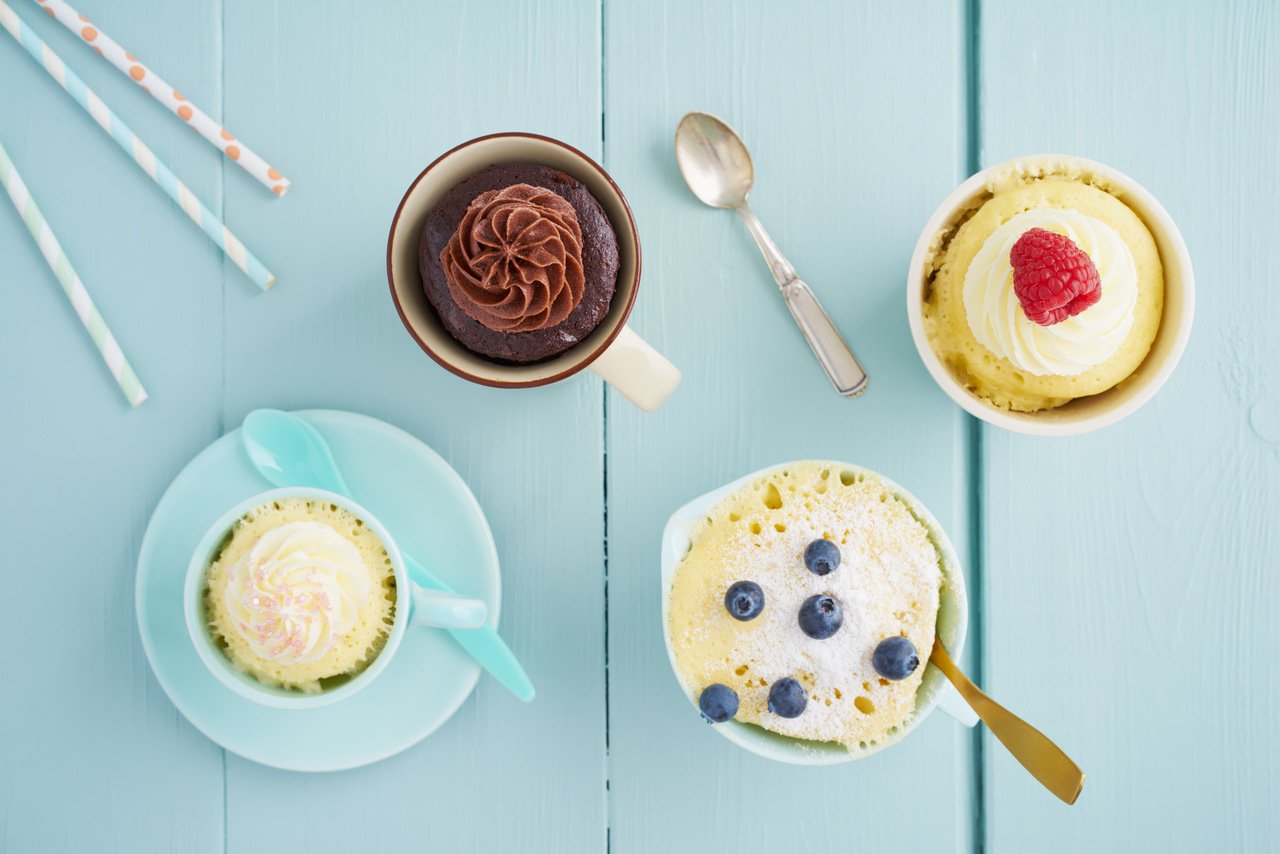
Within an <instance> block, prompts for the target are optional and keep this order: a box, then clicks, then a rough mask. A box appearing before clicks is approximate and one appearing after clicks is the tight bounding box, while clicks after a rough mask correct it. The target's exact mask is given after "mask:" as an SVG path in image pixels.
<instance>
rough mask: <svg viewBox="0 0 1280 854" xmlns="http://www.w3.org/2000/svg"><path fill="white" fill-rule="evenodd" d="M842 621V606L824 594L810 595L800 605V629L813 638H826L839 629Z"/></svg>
mask: <svg viewBox="0 0 1280 854" xmlns="http://www.w3.org/2000/svg"><path fill="white" fill-rule="evenodd" d="M843 623H844V608H841V607H840V603H839V602H837V601H836V600H835V599H833V598H831V597H830V596H827V595H826V594H820V595H818V596H810V597H809V598H808V599H806V600H804V604H802V605H801V606H800V631H802V632H804V633H805V634H806V635H808V636H809V637H811V638H813V639H814V640H826V639H827V638H829V637H831V636H832V635H834V634H835V633H836V632H838V631H840V626H841V624H843Z"/></svg>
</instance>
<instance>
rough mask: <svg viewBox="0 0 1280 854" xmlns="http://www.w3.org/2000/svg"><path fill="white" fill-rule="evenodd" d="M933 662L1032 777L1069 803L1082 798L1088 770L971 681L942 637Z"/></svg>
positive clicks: (934, 649) (932, 656)
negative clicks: (957, 664) (944, 644)
mask: <svg viewBox="0 0 1280 854" xmlns="http://www.w3.org/2000/svg"><path fill="white" fill-rule="evenodd" d="M929 661H930V662H932V663H933V665H934V666H935V667H937V668H938V669H939V670H941V671H942V673H943V675H944V676H946V677H947V678H948V679H950V680H951V684H952V685H954V686H956V690H957V691H959V692H960V696H962V697H964V699H965V702H967V703H968V704H969V705H970V706H971V707H972V708H973V710H974V711H975V712H977V713H978V717H980V718H982V722H983V723H985V724H986V725H987V728H988V729H990V730H991V732H992V733H993V734H994V735H995V737H996V738H998V739H1000V743H1001V744H1003V745H1004V746H1005V747H1006V748H1008V750H1009V752H1010V753H1011V754H1013V758H1014V759H1016V760H1018V762H1020V763H1021V764H1022V767H1023V768H1026V769H1027V770H1028V771H1030V772H1031V776H1032V777H1035V778H1036V779H1037V780H1039V781H1040V783H1041V785H1043V786H1044V787H1045V788H1046V789H1048V790H1049V791H1051V792H1053V793H1054V794H1055V795H1057V796H1058V797H1059V798H1061V799H1062V800H1063V801H1065V802H1066V803H1068V804H1074V803H1075V802H1076V798H1078V797H1080V790H1081V789H1083V788H1084V772H1083V771H1081V770H1080V766H1078V765H1076V763H1074V762H1072V761H1071V757H1070V756H1067V754H1065V753H1063V752H1062V749H1061V748H1059V747H1058V745H1056V744H1054V743H1053V742H1052V741H1050V740H1049V739H1048V737H1047V736H1046V735H1045V734H1044V733H1042V732H1040V730H1038V729H1036V728H1035V727H1033V726H1032V725H1031V724H1029V723H1027V722H1026V721H1024V720H1023V719H1022V718H1020V717H1018V716H1017V715H1015V714H1014V713H1013V712H1011V711H1009V710H1008V709H1006V708H1005V707H1004V706H1002V705H1000V704H999V703H997V702H996V701H995V700H993V699H991V698H990V697H988V696H987V695H986V694H984V693H983V692H982V690H981V689H979V688H978V686H977V685H974V684H973V683H972V682H970V681H969V677H967V676H965V675H964V673H963V672H962V671H961V670H960V668H959V667H957V666H956V663H955V662H954V661H952V660H951V656H950V655H948V654H947V651H946V649H945V648H943V646H942V641H941V640H938V639H936V638H935V639H934V642H933V652H932V653H930V655H929Z"/></svg>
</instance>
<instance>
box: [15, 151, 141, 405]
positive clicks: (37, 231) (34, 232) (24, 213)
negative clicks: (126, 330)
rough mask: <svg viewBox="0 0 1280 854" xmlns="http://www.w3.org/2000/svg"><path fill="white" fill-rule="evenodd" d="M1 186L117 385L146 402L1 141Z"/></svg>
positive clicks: (129, 396)
mask: <svg viewBox="0 0 1280 854" xmlns="http://www.w3.org/2000/svg"><path fill="white" fill-rule="evenodd" d="M0 186H3V187H4V188H5V190H7V191H8V193H9V199H10V201H12V202H13V206H14V207H15V208H17V210H18V214H19V215H20V216H21V217H22V221H23V222H25V223H26V224H27V231H30V232H31V236H32V237H33V238H34V239H35V241H36V245H38V246H39V247H40V253H41V254H42V255H44V260H45V261H46V262H48V264H49V269H50V270H52V271H53V275H55V276H57V278H58V281H59V282H60V283H62V290H63V292H64V293H66V295H67V299H69V300H71V307H72V308H74V309H75V311H76V315H77V316H79V318H80V322H81V323H83V324H84V328H85V330H86V331H87V332H88V333H89V337H90V338H92V339H93V344H94V346H95V347H97V348H98V352H99V353H100V354H101V355H102V361H104V362H106V365H107V370H109V371H111V376H113V377H115V379H116V385H118V386H120V390H121V391H122V392H124V396H125V399H126V400H128V401H129V405H130V406H137V405H138V404H139V403H142V401H144V400H146V399H147V390H146V389H144V388H143V387H142V383H140V382H139V381H138V375H137V374H135V373H134V372H133V368H132V367H131V366H130V365H129V360H128V359H126V358H125V357H124V353H123V352H122V351H121V350H120V345H119V344H117V343H116V339H115V336H114V335H112V334H111V330H110V329H108V328H107V324H106V321H104V320H103V319H102V315H101V314H99V313H98V308H97V306H95V305H94V304H93V300H92V299H90V298H89V292H88V291H86V290H85V289H84V283H83V282H81V281H80V277H79V276H78V275H76V271H75V268H74V267H72V266H71V262H70V261H69V260H67V254H66V253H65V252H63V251H62V246H61V245H59V243H58V238H56V237H54V235H53V230H52V229H51V228H49V223H47V222H45V219H44V215H43V214H41V213H40V208H39V207H38V206H37V205H36V200H35V199H33V198H31V193H30V192H28V190H27V185H26V184H24V183H23V182H22V176H21V175H19V174H18V170H17V169H15V168H14V166H13V161H12V160H10V159H9V152H7V151H5V150H4V146H3V145H0Z"/></svg>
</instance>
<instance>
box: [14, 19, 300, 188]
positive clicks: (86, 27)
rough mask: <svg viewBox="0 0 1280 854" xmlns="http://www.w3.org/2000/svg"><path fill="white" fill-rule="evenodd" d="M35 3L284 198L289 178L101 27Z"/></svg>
mask: <svg viewBox="0 0 1280 854" xmlns="http://www.w3.org/2000/svg"><path fill="white" fill-rule="evenodd" d="M36 2H37V3H39V5H40V6H41V7H42V8H43V9H44V10H45V11H46V12H48V13H49V14H50V15H53V17H54V18H56V19H57V20H58V22H59V23H60V24H62V25H63V26H64V27H66V28H67V29H68V30H70V31H71V32H73V33H75V34H76V35H77V36H79V37H80V39H81V41H83V42H84V43H85V44H88V45H90V46H92V47H93V49H94V50H96V51H97V52H98V54H99V55H101V56H103V57H105V58H106V59H107V60H108V61H110V62H111V64H112V65H114V66H115V67H116V68H118V69H120V71H122V72H123V73H124V74H126V75H128V76H129V78H130V79H131V80H133V81H134V82H136V83H137V84H138V85H139V86H141V87H142V89H143V91H145V92H146V93H147V94H148V95H150V96H151V97H152V98H155V99H156V100H157V101H159V102H160V103H162V104H164V105H165V106H166V107H168V108H169V109H170V110H171V111H173V112H174V113H177V115H178V117H179V118H181V119H182V121H183V122H185V123H186V124H188V125H190V126H191V127H192V128H194V129H195V130H196V132H197V133H199V134H200V135H201V136H203V137H204V138H205V139H207V140H208V141H209V142H210V143H212V144H213V145H216V146H217V147H218V149H219V150H221V151H222V152H223V153H224V154H226V155H227V157H229V158H231V159H232V160H234V161H235V162H236V163H237V164H239V166H240V168H242V169H244V171H246V172H248V173H249V174H250V175H252V176H253V177H255V178H257V179H258V180H259V181H261V182H262V185H263V186H264V187H266V188H268V189H269V190H271V192H273V193H275V194H276V195H277V196H282V195H284V193H285V191H286V190H288V189H289V179H288V178H285V177H284V176H283V175H281V174H280V172H279V171H278V170H277V169H276V168H275V167H273V166H272V165H271V164H269V163H267V162H266V161H265V160H263V159H262V158H261V157H259V156H258V154H257V153H255V152H254V150H253V149H251V148H250V147H249V146H247V145H245V144H244V141H243V140H239V139H236V138H235V137H234V136H233V135H231V134H230V133H228V132H227V131H226V130H224V129H223V128H222V126H221V125H220V124H218V123H217V122H215V121H214V120H213V119H211V118H209V116H208V115H206V114H205V112H204V111H203V110H201V109H200V108H199V107H197V106H196V105H195V104H193V103H191V102H190V101H189V100H187V99H186V98H185V97H183V96H182V95H181V94H180V93H178V92H177V91H175V90H174V88H173V87H172V86H170V85H169V84H168V83H166V82H165V81H164V80H161V79H160V78H159V77H158V76H156V73H155V71H153V70H152V69H150V68H148V67H147V66H146V65H144V64H143V63H142V62H140V61H139V60H138V58H137V57H135V56H134V55H133V54H131V53H128V52H127V51H125V49H124V48H122V47H120V45H118V44H116V43H115V42H114V41H113V40H112V39H111V37H110V36H108V35H107V34H106V33H104V32H103V31H102V30H101V28H99V27H98V26H97V25H95V24H93V23H92V22H91V21H90V20H89V19H88V18H86V17H85V16H84V15H81V14H80V13H79V12H77V11H76V10H75V9H73V8H71V7H70V6H69V5H67V3H66V2H65V1H64V0H36Z"/></svg>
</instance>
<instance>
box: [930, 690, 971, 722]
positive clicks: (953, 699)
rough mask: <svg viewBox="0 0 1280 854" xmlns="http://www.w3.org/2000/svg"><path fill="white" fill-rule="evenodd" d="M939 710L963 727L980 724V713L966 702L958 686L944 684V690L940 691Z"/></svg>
mask: <svg viewBox="0 0 1280 854" xmlns="http://www.w3.org/2000/svg"><path fill="white" fill-rule="evenodd" d="M938 709H939V710H940V711H943V712H946V713H947V715H949V716H950V717H951V718H953V719H954V720H955V721H956V723H958V724H961V725H962V726H967V727H974V726H977V724H978V713H977V712H975V711H974V710H973V707H972V706H970V705H969V704H968V703H966V702H965V700H964V697H961V696H960V692H959V691H957V690H956V686H954V685H952V684H951V683H950V682H944V683H943V685H942V689H941V690H940V691H938Z"/></svg>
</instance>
